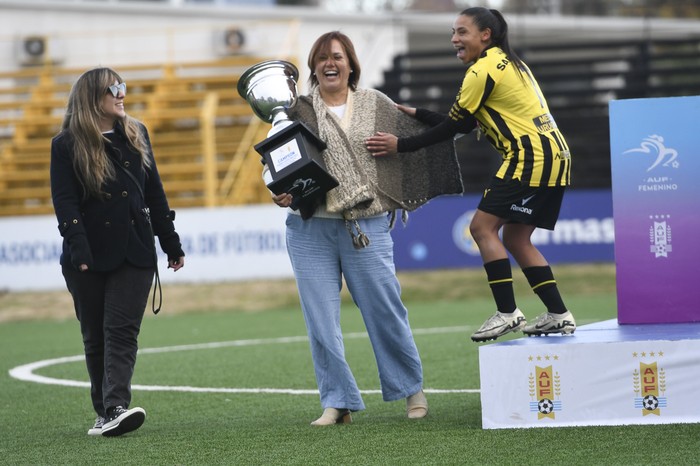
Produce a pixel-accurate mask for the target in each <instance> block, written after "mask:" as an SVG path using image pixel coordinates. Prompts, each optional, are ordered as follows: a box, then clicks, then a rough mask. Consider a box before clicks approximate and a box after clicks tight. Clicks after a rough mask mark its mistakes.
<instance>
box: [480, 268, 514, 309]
mask: <svg viewBox="0 0 700 466" xmlns="http://www.w3.org/2000/svg"><path fill="white" fill-rule="evenodd" d="M484 269H486V277H487V278H488V280H489V286H490V287H491V293H493V299H495V300H496V308H497V309H498V311H499V312H505V313H511V312H513V311H515V308H516V307H517V306H516V305H515V295H514V293H513V273H512V272H511V269H510V261H509V260H508V259H499V260H495V261H492V262H488V263H486V264H484Z"/></svg>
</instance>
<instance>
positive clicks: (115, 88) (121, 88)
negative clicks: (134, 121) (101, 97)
mask: <svg viewBox="0 0 700 466" xmlns="http://www.w3.org/2000/svg"><path fill="white" fill-rule="evenodd" d="M107 90H108V91H109V92H111V93H112V95H113V96H114V97H116V96H117V95H119V91H122V95H126V83H119V84H112V85H111V86H109V87H108V88H107Z"/></svg>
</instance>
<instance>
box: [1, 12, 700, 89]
mask: <svg viewBox="0 0 700 466" xmlns="http://www.w3.org/2000/svg"><path fill="white" fill-rule="evenodd" d="M454 19H455V14H454V13H427V12H403V13H373V14H354V15H353V14H335V13H332V12H328V11H325V10H322V9H320V8H316V7H283V6H277V7H269V6H261V7H252V6H216V5H195V4H181V5H176V6H172V5H170V4H158V3H157V4H153V3H150V2H76V1H70V0H0V72H1V71H7V70H12V69H15V68H17V67H18V66H20V61H21V60H20V59H18V56H17V55H18V54H17V48H18V47H17V45H18V43H19V44H20V45H21V44H22V38H24V37H26V36H31V35H39V36H46V37H47V38H48V45H49V49H50V50H49V55H52V56H54V57H56V58H57V59H59V60H60V61H61V63H62V64H63V65H64V66H68V67H76V68H86V69H87V68H91V67H94V66H98V65H106V66H113V67H115V68H117V69H118V67H119V65H126V64H138V63H163V62H192V61H198V60H207V59H211V58H215V57H217V56H221V54H222V53H223V52H222V48H223V45H224V42H223V34H224V33H225V31H227V30H230V29H231V28H237V29H240V30H241V31H243V32H244V34H245V38H246V44H245V47H244V49H243V52H244V53H252V54H255V55H259V56H265V57H271V58H279V57H286V56H290V55H291V56H295V57H296V59H297V62H298V63H299V64H300V65H301V67H300V72H301V78H300V91H302V92H303V91H304V83H305V82H306V79H307V78H308V73H307V71H306V66H305V63H306V58H307V54H308V51H309V49H310V47H311V44H312V43H313V41H314V40H315V39H316V38H317V37H318V36H319V35H320V34H322V33H324V32H327V31H330V30H334V29H339V30H341V31H343V32H345V33H346V34H348V35H349V36H350V37H351V38H352V39H353V41H354V43H355V46H356V48H357V52H358V54H359V57H360V60H361V61H362V64H363V73H362V74H363V76H362V81H361V85H362V86H364V87H375V86H379V85H381V84H382V81H383V78H382V73H383V72H384V71H385V70H387V69H389V68H391V60H392V58H393V57H394V56H395V55H396V54H398V53H402V52H405V51H407V50H408V49H409V48H410V49H411V50H413V51H418V50H441V49H444V50H445V54H446V55H447V56H448V57H449V56H451V55H452V49H451V45H450V42H449V41H450V34H451V28H452V24H453V22H454ZM506 19H507V20H508V22H509V25H510V36H511V43H512V44H514V45H518V46H525V45H527V44H541V43H552V42H554V43H561V42H566V41H579V40H591V41H593V40H598V41H601V40H602V41H605V40H610V39H623V38H630V39H632V38H639V37H651V38H660V37H664V38H671V37H686V36H688V35H698V34H700V21H693V20H683V19H679V20H658V19H644V18H625V19H619V18H618V19H616V18H592V17H561V16H533V15H506ZM20 55H22V54H20ZM20 58H21V57H20ZM127 79H128V77H127Z"/></svg>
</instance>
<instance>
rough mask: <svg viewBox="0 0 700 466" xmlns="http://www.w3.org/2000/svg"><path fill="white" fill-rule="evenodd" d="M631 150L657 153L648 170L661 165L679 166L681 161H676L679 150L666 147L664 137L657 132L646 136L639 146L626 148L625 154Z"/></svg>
mask: <svg viewBox="0 0 700 466" xmlns="http://www.w3.org/2000/svg"><path fill="white" fill-rule="evenodd" d="M630 152H639V153H642V154H651V153H654V152H655V153H656V160H654V163H653V164H651V166H650V167H649V168H647V171H648V172H649V171H651V170H653V169H654V168H656V167H657V166H659V165H661V166H663V167H672V168H678V166H679V163H678V162H677V161H676V159H677V158H678V151H677V150H675V149H669V148H668V147H666V146H665V145H664V138H663V137H661V136H658V135H656V134H655V135H653V136H649V137H646V138H644V140H643V141H642V143H641V144H640V145H639V147H638V148H636V149H629V150H626V151H625V152H623V154H628V153H630Z"/></svg>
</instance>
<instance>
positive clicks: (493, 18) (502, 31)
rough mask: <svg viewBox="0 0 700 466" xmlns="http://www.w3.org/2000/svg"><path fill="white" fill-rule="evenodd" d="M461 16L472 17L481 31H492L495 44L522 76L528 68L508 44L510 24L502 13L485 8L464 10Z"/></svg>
mask: <svg viewBox="0 0 700 466" xmlns="http://www.w3.org/2000/svg"><path fill="white" fill-rule="evenodd" d="M460 15H464V16H469V17H471V18H472V20H473V21H474V24H476V26H477V27H478V28H479V31H483V30H485V29H490V30H491V41H492V42H493V44H494V45H496V46H498V47H500V49H501V50H503V52H505V54H506V55H507V56H508V58H509V59H510V61H511V62H512V63H513V64H515V70H516V71H517V72H518V74H520V75H521V76H522V72H523V71H525V70H526V69H527V68H526V67H525V64H524V63H523V61H522V59H521V58H520V57H519V56H518V54H517V53H515V51H514V50H513V49H512V48H511V46H510V43H509V42H508V23H506V20H505V18H504V17H503V15H502V14H501V12H500V11H498V10H493V9H488V8H484V7H472V8H467V9H466V10H463V11H462V12H461V13H460Z"/></svg>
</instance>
